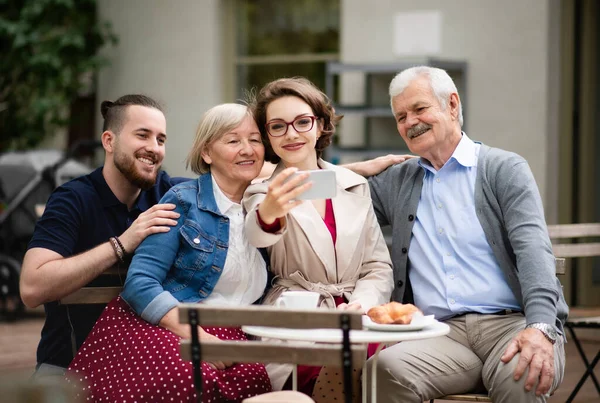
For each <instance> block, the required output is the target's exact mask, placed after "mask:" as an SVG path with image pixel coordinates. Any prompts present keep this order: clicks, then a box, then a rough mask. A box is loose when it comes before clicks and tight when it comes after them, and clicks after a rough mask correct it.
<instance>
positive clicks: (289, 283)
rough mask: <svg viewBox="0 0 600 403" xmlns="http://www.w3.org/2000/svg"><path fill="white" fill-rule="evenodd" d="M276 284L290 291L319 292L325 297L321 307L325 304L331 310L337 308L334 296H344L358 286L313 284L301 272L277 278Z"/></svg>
mask: <svg viewBox="0 0 600 403" xmlns="http://www.w3.org/2000/svg"><path fill="white" fill-rule="evenodd" d="M274 283H275V285H276V286H280V287H282V288H286V289H289V290H302V289H304V290H307V291H314V292H318V293H319V294H321V296H322V297H323V302H321V304H320V305H323V303H325V305H327V306H328V307H329V308H335V300H334V299H333V297H334V296H335V297H337V296H342V295H344V293H345V292H352V291H353V290H354V286H355V284H356V282H355V281H346V282H343V283H338V284H323V283H320V282H317V283H313V282H310V281H308V280H307V279H306V277H304V275H303V274H302V273H301V272H300V271H295V272H293V273H292V274H290V276H289V277H288V278H282V277H276V278H275V279H274Z"/></svg>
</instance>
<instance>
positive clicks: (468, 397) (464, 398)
mask: <svg viewBox="0 0 600 403" xmlns="http://www.w3.org/2000/svg"><path fill="white" fill-rule="evenodd" d="M555 256H556V252H555ZM554 264H555V270H556V274H557V275H558V274H565V259H564V258H562V257H560V258H555V261H554ZM438 399H439V400H456V401H460V402H491V401H492V399H490V397H489V396H488V395H487V394H480V393H466V394H462V395H446V396H442V397H438ZM434 401H435V399H431V400H429V402H430V403H434Z"/></svg>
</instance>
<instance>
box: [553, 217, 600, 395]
mask: <svg viewBox="0 0 600 403" xmlns="http://www.w3.org/2000/svg"><path fill="white" fill-rule="evenodd" d="M548 232H549V234H550V239H552V240H553V249H554V255H555V256H560V257H564V258H582V257H596V256H600V242H590V241H589V239H590V238H594V237H600V223H586V224H564V225H549V226H548ZM565 241H566V242H565ZM565 327H566V328H567V330H568V331H569V334H570V335H571V337H572V339H573V342H574V343H575V346H576V347H577V351H578V352H579V355H580V356H581V359H582V360H583V362H584V364H585V367H586V371H585V373H584V374H583V375H582V377H581V379H580V380H579V382H578V383H577V385H576V386H575V388H574V389H573V391H572V392H571V394H570V395H569V397H568V398H567V400H566V402H567V403H570V402H572V401H573V400H574V399H575V396H576V395H577V393H578V392H579V390H580V389H581V387H582V386H583V384H584V383H585V382H586V380H587V378H588V377H591V378H592V382H593V383H594V385H595V386H596V390H597V391H598V394H599V395H600V383H599V382H598V379H597V378H596V375H595V374H594V367H595V366H596V365H597V364H598V361H600V349H598V352H597V353H596V356H595V357H594V358H593V359H592V360H591V361H590V360H588V358H587V356H586V355H585V352H584V351H583V348H582V346H581V342H580V340H579V337H578V336H577V333H576V329H600V316H581V317H571V316H569V318H568V320H567V323H565Z"/></svg>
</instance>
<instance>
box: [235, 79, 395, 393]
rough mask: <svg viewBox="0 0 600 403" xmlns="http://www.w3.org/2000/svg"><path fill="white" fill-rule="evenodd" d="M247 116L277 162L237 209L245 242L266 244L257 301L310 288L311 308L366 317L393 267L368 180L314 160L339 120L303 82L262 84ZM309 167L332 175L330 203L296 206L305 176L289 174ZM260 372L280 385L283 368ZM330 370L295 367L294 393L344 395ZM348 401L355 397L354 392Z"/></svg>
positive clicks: (383, 293)
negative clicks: (264, 288) (265, 269)
mask: <svg viewBox="0 0 600 403" xmlns="http://www.w3.org/2000/svg"><path fill="white" fill-rule="evenodd" d="M252 109H253V112H254V117H255V119H256V121H257V124H258V127H259V130H260V131H261V136H262V138H263V142H264V144H265V160H266V161H270V162H272V163H274V164H277V167H276V168H275V171H274V173H273V175H272V176H271V177H270V178H269V179H267V180H266V181H265V182H263V183H259V184H254V185H251V186H250V187H249V188H248V189H247V190H246V192H245V194H244V199H243V202H242V203H243V205H244V208H245V210H246V211H247V212H248V214H247V216H246V221H245V229H246V235H247V237H248V240H249V242H250V243H251V244H253V245H254V246H257V247H267V250H268V252H269V258H270V262H271V270H272V272H273V274H274V275H275V277H274V279H273V282H272V288H271V289H270V291H269V292H268V294H267V296H266V298H265V303H267V304H272V303H274V301H275V300H276V299H277V298H278V297H279V296H280V295H281V293H282V292H283V291H286V290H310V291H316V292H318V293H320V294H321V299H320V303H319V305H320V306H323V307H328V308H331V309H335V308H337V309H349V310H358V311H361V312H366V310H368V309H369V308H371V307H373V306H375V305H378V304H382V303H385V302H388V301H389V299H390V295H391V292H392V289H393V275H392V268H391V261H390V256H389V252H388V249H387V247H386V244H385V241H384V239H383V235H382V233H381V229H380V228H379V225H378V223H377V219H376V217H375V214H374V211H373V207H372V204H371V198H370V193H369V186H368V184H367V181H366V180H365V179H364V178H363V177H362V176H359V175H357V174H355V173H353V172H351V171H349V170H347V169H345V168H342V167H338V166H335V165H332V164H329V163H327V162H325V161H323V160H322V159H321V155H322V153H323V150H324V149H325V148H326V147H327V146H328V145H329V144H331V138H332V136H333V134H334V131H335V126H336V124H337V123H338V122H339V120H340V119H341V118H342V117H341V116H338V115H336V114H335V111H334V109H333V106H332V105H331V103H330V101H329V99H328V98H327V96H326V95H325V94H324V93H323V92H321V91H320V90H319V89H318V88H317V87H315V86H314V85H313V84H312V83H311V82H310V81H308V80H306V79H304V78H285V79H280V80H276V81H273V82H271V83H269V84H267V85H265V86H264V87H263V88H262V89H261V90H260V92H259V93H258V96H257V98H256V99H255V100H254V102H253V103H252ZM315 169H329V170H333V171H334V172H335V175H336V180H337V195H336V196H335V197H334V198H333V199H328V200H310V201H304V202H302V201H298V200H296V198H297V196H298V195H299V194H301V193H302V192H304V191H305V190H307V189H308V188H309V187H310V186H311V185H310V184H303V185H300V183H301V182H302V181H303V180H304V179H306V177H307V175H306V174H303V175H298V176H297V177H295V178H292V179H290V180H289V181H286V180H287V179H288V178H289V177H290V176H291V175H292V174H294V173H295V172H296V171H306V170H315ZM267 370H268V371H269V376H270V378H271V381H272V383H273V387H274V388H275V389H277V388H281V387H282V386H283V383H284V382H285V380H286V379H287V376H288V375H289V371H281V368H280V367H279V368H276V369H275V370H274V369H273V368H272V366H267ZM336 371H337V369H334V370H333V371H330V370H328V369H323V370H321V369H320V368H314V367H301V368H299V379H298V381H299V386H300V390H302V391H304V392H306V393H308V394H311V392H312V396H313V398H314V399H315V400H316V401H317V402H319V401H327V402H331V401H333V397H334V396H333V395H340V396H341V395H342V394H343V392H342V380H341V371H337V372H338V373H339V374H340V375H337V376H336V373H335V372H336ZM277 372H279V376H276V375H275V374H276V373H277ZM358 375H359V374H358V373H357V372H356V380H357V382H355V383H356V385H357V388H358V384H359V382H358ZM317 377H318V379H317ZM327 381H329V382H330V383H327ZM315 382H316V385H315ZM325 385H327V386H325ZM354 396H355V398H357V399H358V397H359V396H360V394H359V393H356V392H355V393H354ZM340 400H342V399H340Z"/></svg>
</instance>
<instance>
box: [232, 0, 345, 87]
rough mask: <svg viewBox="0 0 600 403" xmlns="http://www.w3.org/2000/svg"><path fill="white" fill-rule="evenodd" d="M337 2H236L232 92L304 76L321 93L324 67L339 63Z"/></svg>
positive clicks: (247, 0) (250, 0) (300, 0)
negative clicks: (334, 62) (333, 62)
mask: <svg viewBox="0 0 600 403" xmlns="http://www.w3.org/2000/svg"><path fill="white" fill-rule="evenodd" d="M339 3H340V2H339V0H236V2H235V7H234V13H235V27H236V39H235V43H236V52H235V65H236V80H237V82H236V93H237V96H238V97H242V96H243V94H244V90H246V89H251V88H255V89H260V88H261V87H262V86H263V85H264V84H266V83H267V82H269V81H271V80H274V79H277V78H281V77H293V76H304V77H306V78H308V79H309V80H311V81H312V82H313V83H315V84H316V85H317V86H318V87H319V88H321V89H323V90H324V88H325V63H326V62H327V61H330V60H338V58H339V54H338V53H339V42H340V40H339V39H340V30H339V27H340V4H339Z"/></svg>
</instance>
